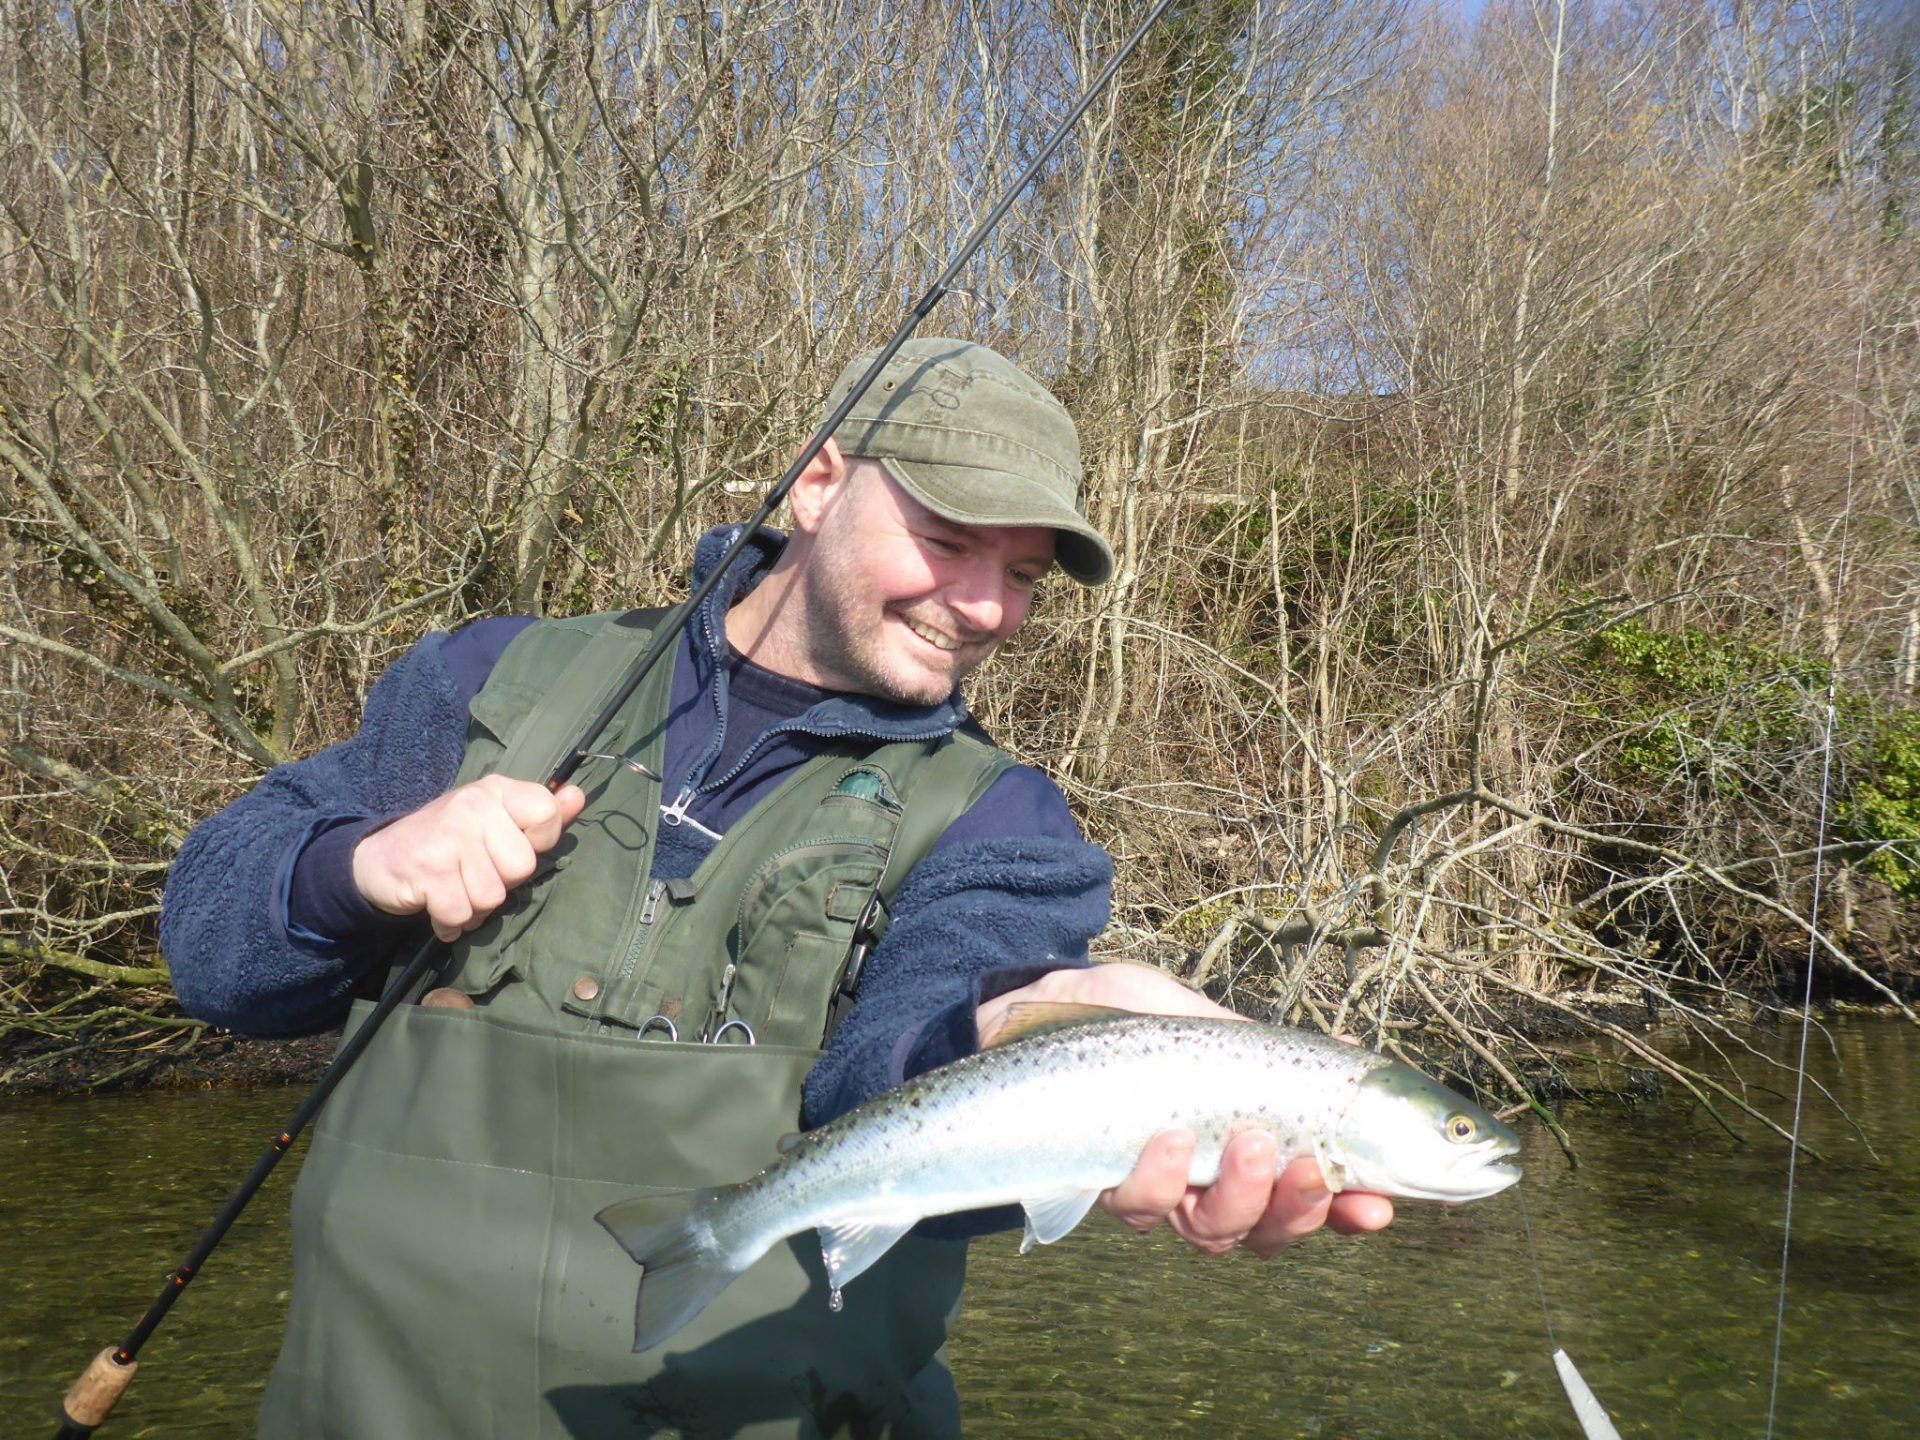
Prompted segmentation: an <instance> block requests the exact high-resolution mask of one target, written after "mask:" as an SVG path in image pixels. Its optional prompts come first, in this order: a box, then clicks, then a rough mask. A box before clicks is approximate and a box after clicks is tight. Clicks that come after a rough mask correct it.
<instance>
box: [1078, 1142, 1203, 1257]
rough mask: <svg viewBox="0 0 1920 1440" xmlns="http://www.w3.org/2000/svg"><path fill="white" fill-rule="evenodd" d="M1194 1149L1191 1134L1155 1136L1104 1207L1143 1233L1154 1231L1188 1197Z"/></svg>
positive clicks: (1105, 1196) (1104, 1197) (1106, 1197)
mask: <svg viewBox="0 0 1920 1440" xmlns="http://www.w3.org/2000/svg"><path fill="white" fill-rule="evenodd" d="M1193 1149H1194V1138H1193V1134H1192V1132H1190V1131H1186V1130H1169V1131H1167V1132H1165V1133H1164V1134H1161V1135H1156V1136H1154V1137H1153V1139H1151V1140H1149V1141H1148V1142H1147V1148H1146V1149H1144V1150H1142V1151H1141V1152H1140V1158H1139V1159H1138V1160H1136V1161H1135V1162H1134V1165H1133V1170H1132V1172H1131V1173H1130V1174H1129V1175H1128V1176H1127V1178H1126V1179H1125V1180H1122V1181H1121V1182H1120V1183H1119V1184H1118V1185H1116V1186H1114V1187H1113V1188H1112V1189H1111V1190H1109V1191H1107V1192H1106V1193H1105V1194H1103V1195H1102V1196H1101V1197H1100V1206H1101V1208H1102V1209H1103V1210H1105V1211H1106V1212H1107V1213H1108V1214H1109V1215H1112V1216H1114V1217H1115V1218H1117V1219H1120V1220H1124V1221H1125V1222H1126V1223H1127V1224H1129V1225H1131V1226H1132V1227H1133V1228H1134V1229H1136V1230H1139V1231H1141V1232H1142V1233H1144V1232H1146V1231H1148V1230H1151V1229H1153V1228H1154V1226H1156V1225H1158V1224H1159V1223H1160V1222H1161V1221H1162V1220H1165V1219H1166V1218H1167V1216H1169V1215H1170V1214H1172V1213H1173V1211H1174V1210H1175V1209H1176V1208H1177V1207H1178V1206H1179V1205H1180V1204H1181V1203H1182V1202H1183V1201H1184V1200H1185V1199H1186V1198H1187V1190H1188V1186H1187V1175H1188V1173H1189V1172H1190V1171H1191V1170H1192V1168H1193Z"/></svg>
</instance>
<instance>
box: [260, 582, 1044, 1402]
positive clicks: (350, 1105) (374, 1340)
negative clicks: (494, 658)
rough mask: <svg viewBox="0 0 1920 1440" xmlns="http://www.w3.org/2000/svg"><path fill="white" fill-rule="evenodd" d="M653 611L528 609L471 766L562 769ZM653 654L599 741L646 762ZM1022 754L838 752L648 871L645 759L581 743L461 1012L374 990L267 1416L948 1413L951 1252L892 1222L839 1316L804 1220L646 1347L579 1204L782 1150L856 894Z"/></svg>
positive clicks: (953, 1305) (700, 1175) (499, 668)
mask: <svg viewBox="0 0 1920 1440" xmlns="http://www.w3.org/2000/svg"><path fill="white" fill-rule="evenodd" d="M658 618H659V617H658V612H634V613H632V614H629V615H622V616H590V617H586V618H584V619H579V620H565V621H557V622H550V623H546V624H542V625H536V626H531V627H529V628H528V629H526V630H524V631H522V632H521V634H520V635H518V636H516V637H515V639H514V640H513V642H512V643H511V644H510V645H509V646H508V648H507V650H506V652H505V653H504V654H503V655H502V656H501V658H500V661H499V662H498V663H497V664H496V665H495V667H494V669H493V671H492V672H491V673H490V675H489V677H488V680H487V683H486V685H485V686H484V687H483V688H482V690H481V691H480V693H479V694H478V695H476V696H475V697H474V699H473V701H472V702H471V704H470V706H469V713H470V724H469V727H468V735H467V747H466V753H465V756H464V758H463V762H462V765H461V768H460V772H459V783H465V782H467V781H469V780H472V779H475V778H478V777H479V776H480V775H483V774H487V773H505V774H511V775H515V776H518V777H521V778H539V777H541V776H544V775H545V774H547V773H550V771H551V770H552V768H553V766H554V764H556V763H557V762H558V761H559V760H560V759H562V758H563V757H564V756H565V755H566V754H567V753H568V750H569V747H571V746H573V745H576V744H578V743H579V740H580V737H581V735H582V734H583V732H584V730H585V728H586V726H587V724H588V723H589V722H590V720H591V718H592V717H593V716H594V715H596V714H598V713H599V712H600V710H601V708H602V707H603V706H604V705H605V704H606V703H607V701H608V700H609V699H610V698H611V697H612V694H613V692H614V691H615V689H616V688H617V687H618V685H619V683H620V681H621V680H622V678H623V677H624V675H625V673H626V672H627V670H628V668H629V666H630V665H631V664H632V663H633V661H634V660H635V659H636V658H637V656H638V655H639V654H640V653H641V651H642V650H643V649H644V648H645V645H646V643H647V641H648V640H649V638H650V632H651V627H652V625H653V624H655V623H658ZM671 671H672V662H671V659H669V661H667V662H663V663H662V664H661V665H659V666H657V667H656V668H655V670H654V673H653V674H652V675H650V676H649V677H648V678H647V679H646V680H645V681H644V682H643V683H642V684H641V686H640V687H639V689H638V690H637V691H636V693H635V694H634V695H633V696H632V697H631V699H630V700H629V701H628V702H627V704H626V705H625V706H624V707H623V708H622V710H621V711H620V713H619V714H618V715H616V716H615V718H614V720H613V721H612V723H611V724H610V725H609V726H608V727H607V729H606V731H605V732H604V733H603V734H602V735H601V736H600V737H599V738H598V740H597V741H596V742H595V748H596V750H598V751H600V752H603V754H605V755H609V756H630V757H631V758H633V759H635V760H638V761H640V762H641V763H643V764H645V765H647V766H648V767H649V768H650V769H651V770H652V771H654V772H655V773H656V774H658V773H661V771H662V769H663V766H662V763H661V762H662V754H663V750H664V744H665V729H666V717H667V711H668V701H669V697H670V696H671V694H672V673H671ZM1009 763H1010V762H1009V761H1008V760H1007V759H1006V758H1005V757H1004V756H1003V755H1002V754H1001V753H1000V752H999V751H997V750H995V749H994V748H993V747H991V746H990V745H986V744H984V743H982V742H979V741H977V740H974V739H972V738H970V737H968V736H965V735H959V734H950V735H943V736H941V737H939V738H938V739H935V740H930V741H901V742H893V743H878V744H876V743H875V742H874V741H872V740H860V739H851V740H847V741H845V742H828V744H827V745H826V748H825V750H824V751H823V753H821V754H818V755H816V756H815V757H814V758H812V759H810V760H808V761H806V762H805V763H803V764H802V765H800V766H799V767H798V768H797V769H796V770H795V771H794V772H793V773H792V774H790V775H789V776H788V777H787V779H786V780H785V782H784V783H783V784H781V785H780V787H779V788H778V789H777V790H776V791H775V792H774V793H773V794H772V795H771V796H769V797H768V798H766V799H765V800H763V801H762V802H761V803H760V804H759V805H757V806H756V807H754V808H753V809H752V810H750V811H749V812H748V813H747V814H746V815H744V816H742V817H741V818H740V819H738V820H737V821H735V822H734V824H733V825H732V826H731V827H729V829H728V831H727V833H726V834H725V835H724V836H723V837H721V838H720V839H719V840H718V841H717V842H716V843H715V845H714V847H713V849H712V851H711V852H710V853H709V854H708V855H707V857H706V858H705V860H704V861H702V863H701V864H700V866H699V867H698V868H697V869H696V870H695V872H694V873H693V875H691V876H689V877H687V878H686V879H685V880H677V881H668V882H665V883H658V882H649V881H648V880H647V878H646V877H647V876H648V873H649V870H650V868H651V864H652V857H653V848H654V840H655V834H656V830H657V826H658V824H659V823H660V815H661V811H660V801H661V796H660V793H659V782H657V781H654V780H652V779H649V778H646V777H644V776H641V775H639V774H636V773H634V772H633V771H632V770H630V769H628V768H627V767H626V766H625V765H623V764H621V763H620V762H619V761H618V760H608V759H599V760H589V761H587V762H585V764H583V765H582V767H581V768H580V769H579V770H578V771H577V772H576V774H575V776H574V780H575V783H577V784H579V785H581V787H582V788H583V789H584V790H585V791H586V792H587V805H586V808H585V809H584V810H583V811H582V812H581V814H580V816H579V818H577V819H576V820H575V821H574V822H573V824H572V825H570V826H569V827H568V828H567V831H566V833H565V835H564V837H563V838H562V840H561V842H560V844H559V845H557V846H556V847H555V848H554V850H553V851H551V852H549V854H548V855H546V856H543V857H542V859H541V864H540V866H539V869H538V870H537V872H536V874H535V876H534V878H533V880H532V881H531V882H530V883H529V884H528V885H526V886H524V887H522V889H521V890H520V892H518V893H517V894H516V896H515V897H514V898H513V899H512V900H511V901H510V902H509V904H508V905H507V906H505V907H503V908H502V910H501V911H499V912H498V913H496V915H495V916H494V917H493V918H492V919H490V920H489V922H488V923H487V924H486V925H485V926H483V927H482V928H481V929H479V930H476V931H475V932H474V933H473V934H472V935H470V936H468V937H467V938H466V939H464V940H462V941H461V942H460V943H459V944H458V945H457V946H455V947H454V954H453V957H452V960H451V963H450V966H449V968H448V971H447V978H446V980H445V983H446V984H449V985H451V986H453V987H454V988H456V989H458V990H460V991H462V992H464V993H465V994H467V995H468V996H470V997H471V998H472V999H473V1001H474V1002H475V1008H473V1009H471V1010H455V1009H444V1008H437V1007H427V1006H416V1005H407V1006H402V1007H400V1008H399V1009H397V1010H396V1011H394V1013H393V1015H392V1016H391V1018H390V1019H389V1020H388V1021H387V1023H386V1025H385V1027H384V1028H383V1029H382V1031H381V1033H380V1035H379V1036H378V1038H377V1039H376V1040H375V1042H374V1043H373V1044H372V1045H371V1046H369V1047H368V1049H367V1051H366V1053H365V1054H364V1055H362V1057H361V1058H360V1060H359V1061H358V1062H357V1063H356V1064H355V1066H354V1068H353V1069H352V1070H351V1071H349V1072H348V1074H347V1077H346V1078H345V1080H343V1081H342V1083H341V1085H340V1087H339V1089H338V1090H337V1091H336V1092H335V1093H334V1095H333V1096H332V1098H331V1099H330V1100H329V1101H328V1103H327V1106H326V1108H325V1109H324V1110H323V1111H322V1112H321V1114H320V1116H319V1118H318V1120H317V1122H316V1124H315V1126H314V1129H313V1145H312V1149H311V1151H310V1152H309V1155H308V1158H307V1161H306V1163H305V1165H304V1166H303V1168H302V1171H301V1177H300V1181H299V1184H298V1186H297V1187H296V1190H295V1194H294V1201H293V1228H294V1265H295V1273H294V1289H293V1300H292V1307H291V1313H290V1315H289V1318H288V1325H287V1335H286V1339H285V1342H284V1344H283V1346H282V1349H281V1354H280V1358H279V1361H278V1363H277V1364H276V1366H275V1369H274V1373H273V1376H272V1378H271V1380H270V1381H269V1384H268V1388H267V1395H266V1398H265V1401H264V1404H263V1407H262V1411H261V1420H260V1434H261V1435H262V1436H263V1437H273V1440H280V1437H301V1440H304V1437H320V1436H339V1437H354V1440H360V1437H366V1436H371V1435H396V1436H397V1435H404V1436H408V1437H432V1436H442V1435H444V1436H449V1437H452V1436H460V1437H463V1440H464V1437H472V1436H500V1437H502V1440H507V1437H512V1440H525V1437H555V1440H557V1437H563V1436H564V1437H584V1436H600V1435H630V1434H632V1435H650V1436H663V1437H664V1436H685V1437H689V1440H691V1437H695V1436H706V1435H713V1436H729V1437H742V1440H761V1437H766V1440H771V1437H776V1436H777V1437H805V1440H813V1437H822V1440H824V1437H829V1436H835V1435H843V1434H844V1435H856V1434H857V1435H860V1436H869V1435H871V1436H896V1437H901V1440H907V1437H923V1436H924V1437H934V1436H954V1435H958V1434H959V1407H958V1401H957V1399H956V1397H955V1395H954V1392H953V1386H952V1379H951V1375H950V1374H949V1372H948V1370H947V1367H946V1362H945V1342H946V1331H947V1327H948V1324H949V1323H950V1321H951V1318H952V1316H953V1314H954V1313H955V1312H956V1311H957V1308H958V1304H959V1297H960V1290H961V1284H962V1281H963V1280H964V1275H965V1255H966V1246H965V1244H964V1242H958V1241H934V1240H923V1239H918V1238H916V1237H912V1236H909V1237H908V1238H907V1239H906V1240H904V1241H902V1242H901V1243H900V1244H899V1245H897V1246H895V1247H894V1249H893V1250H892V1251H890V1252H889V1253H888V1255H887V1256H886V1257H885V1258H883V1259H882V1261H881V1262H880V1263H879V1264H878V1265H876V1266H875V1267H874V1269H873V1270H871V1271H869V1272H868V1273H867V1274H866V1275H864V1276H862V1277H861V1279H860V1280H859V1281H858V1282H856V1283H855V1284H854V1285H852V1286H850V1287H848V1289H847V1291H846V1294H845V1298H844V1310H843V1311H842V1312H841V1313H833V1312H832V1310H831V1309H830V1300H829V1297H830V1287H829V1286H828V1285H827V1283H826V1276H825V1273H824V1270H823V1268H822V1266H821V1260H820V1247H819V1244H818V1242H817V1238H816V1237H814V1236H812V1235H802V1236H796V1237H794V1238H793V1239H792V1240H790V1241H788V1242H787V1243H786V1244H784V1245H780V1246H776V1247H774V1249H773V1250H772V1251H771V1252H770V1253H769V1254H768V1255H767V1256H765V1257H764V1258H763V1259H762V1260H761V1261H759V1262H758V1263H756V1264H755V1265H754V1266H752V1267H751V1268H750V1269H749V1270H748V1271H747V1272H746V1273H745V1274H744V1275H742V1276H741V1278H740V1279H739V1280H737V1281H736V1282H735V1283H734V1284H733V1285H732V1286H731V1287H729V1289H728V1290H727V1291H726V1292H725V1293H724V1294H722V1296H721V1297H720V1299H719V1300H718V1301H716V1302H715V1303H714V1304H713V1305H712V1306H711V1307H710V1308H709V1309H708V1310H707V1311H706V1312H705V1313H703V1314H702V1315H700V1316H699V1317H698V1318H696V1319H695V1320H694V1321H693V1322H692V1323H691V1324H690V1325H688V1326H687V1328H686V1329H685V1330H683V1331H681V1332H680V1333H679V1334H677V1335H675V1336H674V1337H672V1338H671V1339H670V1340H669V1341H667V1342H666V1343H665V1344H663V1345H661V1346H660V1347H658V1348H657V1349H654V1350H650V1351H648V1352H647V1353H645V1354H643V1355H634V1354H632V1353H631V1347H632V1334H633V1332H632V1326H633V1314H634V1303H635V1296H636V1294H637V1287H638V1283H639V1278H640V1272H639V1270H638V1268H637V1267H636V1266H634V1265H633V1264H632V1262H631V1261H630V1260H628V1259H627V1258H626V1256H625V1254H624V1253H623V1252H622V1251H621V1250H620V1248H619V1246H618V1245H617V1244H616V1243H615V1241H614V1240H613V1239H612V1237H611V1236H609V1235H607V1234H606V1233H605V1232H604V1231H603V1230H601V1228H600V1227H599V1226H598V1225H596V1224H595V1223H594V1221H593V1216H594V1215H595V1214H596V1213H597V1212H598V1211H599V1210H601V1209H602V1208H604V1207H605V1206H606V1205H608V1204H610V1203H612V1202H613V1201H615V1200H618V1199H622V1198H626V1197H630V1196H632V1195H634V1194H637V1193H646V1192H659V1191H670V1190H682V1189H691V1188H697V1187H701V1186H707V1185H717V1184H726V1183H731V1182H733V1181H738V1180H742V1179H745V1178H746V1177H747V1176H749V1175H751V1174H753V1173H755V1172H757V1171H759V1170H760V1169H763V1168H764V1167H765V1166H766V1165H767V1164H769V1163H770V1162H771V1161H772V1160H773V1159H774V1158H775V1155H776V1153H777V1148H778V1144H779V1141H780V1139H781V1137H783V1136H784V1135H786V1134H787V1133H789V1132H791V1131H793V1130H794V1129H796V1128H797V1127H798V1124H799V1111H800V1092H801V1085H802V1082H803V1081H804V1080H805V1078H806V1075H807V1072H808V1071H809V1070H810V1069H811V1068H812V1067H813V1064H814V1062H815V1061H816V1060H817V1059H818V1057H819V1053H820V1046H821V1044H822V1037H823V1033H824V1031H825V1029H826V1027H827V1025H828V1021H829V1016H830V1015H831V1014H832V1012H833V1009H834V1001H835V996H836V993H837V992H838V991H839V990H840V989H841V978H842V972H843V970H844V968H845V966H846V963H847V960H848V956H849V952H850V950H851V949H852V947H853V945H854V940H855V933H856V928H857V927H860V926H861V925H862V923H863V917H865V919H866V920H867V921H869V922H870V921H871V918H872V915H873V912H874V911H875V909H877V908H883V907H876V906H874V905H873V904H872V903H871V902H872V901H873V897H874V896H875V895H876V893H878V894H880V895H881V896H882V898H883V900H884V899H885V898H890V895H891V892H892V890H893V888H894V887H896V886H897V885H898V884H899V882H900V880H901V878H902V877H904V875H905V874H906V873H907V871H908V870H910V869H911V868H912V865H913V863H914V862H915V861H917V860H918V859H919V858H920V857H921V856H923V855H924V854H925V853H926V851H927V850H928V849H929V848H931V846H932V844H933V843H934V841H935V840H937V839H938V838H939V836H940V834H941V833H942V832H943V831H944V830H945V829H946V827H947V825H949V824H950V823H952V821H953V820H954V819H955V818H957V817H958V816H959V815H960V814H962V813H964V812H965V810H966V809H967V808H968V807H969V806H971V804H972V803H973V801H974V800H976V799H977V798H978V797H979V796H980V795H982V794H984V793H985V791H986V789H987V788H988V787H989V786H990V785H991V784H992V782H993V780H994V779H995V778H996V777H997V776H998V775H999V774H1000V773H1001V772H1002V771H1004V770H1005V769H1006V768H1007V766H1008V764H1009ZM536 918H538V919H539V923H538V924H535V923H534V921H535V919H536ZM877 928H878V927H877V926H872V927H871V929H876V930H877ZM365 1008H366V1007H365V1006H361V1007H356V1012H355V1016H354V1019H353V1021H352V1022H350V1023H358V1021H359V1020H360V1019H361V1018H362V1017H363V1016H364V1011H365Z"/></svg>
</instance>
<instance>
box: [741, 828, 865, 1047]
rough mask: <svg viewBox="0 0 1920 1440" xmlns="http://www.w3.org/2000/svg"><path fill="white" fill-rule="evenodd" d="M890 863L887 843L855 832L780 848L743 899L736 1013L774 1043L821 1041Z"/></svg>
mask: <svg viewBox="0 0 1920 1440" xmlns="http://www.w3.org/2000/svg"><path fill="white" fill-rule="evenodd" d="M885 866H886V851H885V850H884V849H883V848H882V847H881V846H879V845H877V844H875V843H874V842H872V841H869V840H859V839H854V838H851V837H839V838H836V839H832V840H825V841H816V842H813V843H811V844H805V845H799V846H796V847H794V848H793V849H791V850H788V851H786V852H784V853H783V854H780V855H777V856H775V857H774V859H773V860H772V861H770V862H769V863H768V864H767V865H766V867H764V868H763V869H762V870H761V872H760V873H759V875H757V876H756V877H755V878H754V881H753V883H752V884H750V885H749V886H748V887H747V891H746V894H745V895H744V896H743V897H742V900H741V907H740V919H739V930H738V933H737V945H738V949H737V950H736V954H737V956H738V960H737V962H736V963H737V964H738V966H739V973H738V976H737V978H736V980H735V983H734V991H733V996H732V1004H731V1007H730V1015H729V1017H728V1018H731V1017H738V1018H740V1019H743V1020H745V1021H746V1022H747V1023H748V1024H750V1025H751V1026H753V1030H754V1034H755V1035H757V1036H759V1037H760V1038H761V1039H763V1040H766V1041H769V1042H771V1043H774V1044H781V1045H818V1044H819V1043H820V1036H821V1034H822V1032H823V1031H824V1030H825V1029H826V1023H827V1011H828V1008H829V1007H830V1005H831V1004H832V1001H833V992H834V988H835V986H836V985H837V984H838V983H839V980H840V969H841V965H842V964H843V963H844V962H845V960H846V958H847V950H848V948H849V947H850V946H851V945H852V943H853V925H854V920H855V918H856V917H857V916H858V915H859V913H860V908H861V906H862V905H863V904H864V902H865V900H866V897H867V896H868V895H869V894H871V893H872V892H873V889H874V887H875V886H877V885H878V884H879V883H880V876H881V874H882V872H883V871H884V869H885Z"/></svg>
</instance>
